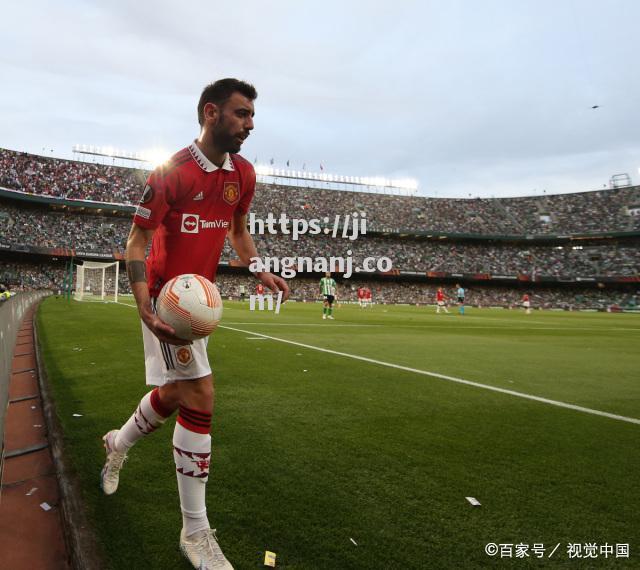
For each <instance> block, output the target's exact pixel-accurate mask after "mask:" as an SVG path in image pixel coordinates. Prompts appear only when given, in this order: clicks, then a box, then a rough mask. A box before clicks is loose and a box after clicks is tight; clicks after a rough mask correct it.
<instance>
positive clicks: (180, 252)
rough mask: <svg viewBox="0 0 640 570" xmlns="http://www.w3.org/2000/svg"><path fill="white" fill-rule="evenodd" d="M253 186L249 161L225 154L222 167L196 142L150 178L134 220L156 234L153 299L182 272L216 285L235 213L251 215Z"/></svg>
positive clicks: (150, 270)
mask: <svg viewBox="0 0 640 570" xmlns="http://www.w3.org/2000/svg"><path fill="white" fill-rule="evenodd" d="M255 187H256V174H255V171H254V170H253V166H252V165H251V164H250V163H249V162H248V161H246V160H245V159H244V158H242V157H241V156H240V155H237V154H233V155H227V157H226V159H225V162H224V164H223V165H222V167H220V168H218V167H217V166H216V165H215V164H213V163H212V162H211V161H210V160H209V159H208V158H207V157H206V156H205V155H204V154H203V153H202V152H201V151H200V149H199V148H198V147H197V146H196V144H195V142H194V143H192V144H190V145H189V146H188V147H187V148H184V149H182V150H181V151H180V152H178V153H176V154H175V155H174V156H173V157H172V158H171V159H170V160H169V161H168V162H167V163H165V164H164V165H162V166H159V167H158V168H157V169H156V170H155V171H154V172H153V173H152V174H151V176H149V179H148V180H147V185H146V186H145V189H144V193H143V194H142V198H141V199H140V203H139V204H138V208H137V209H136V213H135V216H134V218H133V221H134V223H135V224H137V225H138V226H140V227H142V228H145V229H154V230H156V231H155V233H154V234H153V241H152V243H151V252H150V253H149V256H148V257H147V278H148V282H149V294H150V295H151V296H152V297H157V296H158V294H159V293H160V290H161V289H162V286H163V285H164V284H165V283H166V282H167V281H168V280H169V279H171V278H173V277H175V276H176V275H181V274H183V273H197V274H198V275H202V276H204V277H206V278H207V279H209V280H210V281H212V282H213V281H215V277H216V271H217V269H218V262H219V261H220V254H221V253H222V248H223V247H224V240H225V238H226V236H227V232H228V231H229V227H230V224H231V220H232V218H233V214H234V213H235V212H239V213H240V214H246V213H247V212H248V211H249V206H250V204H251V200H252V198H253V194H254V192H255Z"/></svg>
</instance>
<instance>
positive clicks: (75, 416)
mask: <svg viewBox="0 0 640 570" xmlns="http://www.w3.org/2000/svg"><path fill="white" fill-rule="evenodd" d="M73 417H74V418H81V417H82V414H73Z"/></svg>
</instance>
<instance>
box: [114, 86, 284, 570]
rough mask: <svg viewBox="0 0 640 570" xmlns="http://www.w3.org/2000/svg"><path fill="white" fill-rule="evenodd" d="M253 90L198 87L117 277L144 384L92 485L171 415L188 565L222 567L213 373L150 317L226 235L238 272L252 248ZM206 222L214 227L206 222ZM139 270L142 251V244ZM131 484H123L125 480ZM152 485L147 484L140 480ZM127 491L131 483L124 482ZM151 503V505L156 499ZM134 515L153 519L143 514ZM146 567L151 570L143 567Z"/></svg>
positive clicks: (197, 345) (200, 354) (205, 272)
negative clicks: (212, 489)
mask: <svg viewBox="0 0 640 570" xmlns="http://www.w3.org/2000/svg"><path fill="white" fill-rule="evenodd" d="M256 97H257V93H256V90H255V88H254V87H253V86H252V85H249V84H248V83H244V82H242V81H238V80H237V79H222V80H220V81H217V82H216V83H213V84H211V85H209V86H207V87H205V89H204V91H203V92H202V95H201V96H200V101H199V103H198V122H199V123H200V127H201V129H200V136H199V137H198V139H197V140H195V141H194V142H193V143H191V144H190V145H189V146H188V147H187V148H184V149H182V150H181V151H180V152H178V153H177V154H175V155H174V156H173V157H172V158H171V159H170V160H169V161H168V162H167V163H165V164H164V165H162V166H160V167H158V168H157V169H156V170H155V171H154V172H153V173H152V174H151V176H150V177H149V179H148V181H147V185H146V187H145V189H144V193H143V195H142V198H141V200H140V203H139V205H138V208H137V210H136V214H135V216H134V218H133V225H132V227H131V232H130V234H129V239H128V241H127V252H126V260H127V274H128V276H129V280H130V282H131V288H132V290H133V294H134V296H135V299H136V303H137V305H138V312H139V314H140V318H141V320H142V337H143V341H144V355H145V367H146V381H147V384H150V385H153V386H155V388H154V389H153V390H152V391H151V392H149V393H148V394H146V395H145V396H144V397H143V398H142V401H141V402H140V404H139V405H138V407H137V409H136V410H135V412H134V413H133V415H132V416H131V417H130V418H129V420H128V421H127V422H126V423H125V424H124V425H123V426H122V427H121V428H120V429H114V430H111V431H110V432H108V433H107V434H106V435H105V436H104V437H103V440H104V446H105V449H106V452H107V460H106V463H105V466H104V468H103V469H102V473H101V485H102V489H103V491H104V492H105V493H106V494H107V495H111V494H113V493H115V492H116V490H117V488H118V481H119V475H120V470H121V469H122V465H123V463H124V460H125V458H126V456H127V451H128V450H129V449H130V448H131V447H132V446H133V445H134V444H135V443H136V442H137V441H138V440H139V439H141V438H142V437H144V436H146V435H149V434H151V433H153V432H154V431H155V430H156V429H158V428H160V427H161V426H162V424H163V423H164V422H165V421H166V420H167V419H168V418H169V417H170V416H171V415H172V414H173V413H174V412H175V411H176V410H178V417H177V420H176V424H175V429H174V432H173V460H174V462H175V470H176V476H177V479H178V492H179V495H180V509H181V511H182V531H181V532H180V548H181V550H182V552H183V553H184V554H185V556H186V557H187V558H188V559H189V561H190V562H191V564H192V565H193V566H194V567H195V568H199V569H209V570H210V569H213V568H215V569H231V568H232V566H231V564H230V563H229V562H228V560H227V559H226V558H225V556H224V554H223V553H222V550H221V549H220V546H219V545H218V542H217V540H216V536H215V534H214V531H213V530H212V529H211V528H210V525H209V520H208V518H207V507H206V503H205V489H206V483H207V479H208V476H209V459H210V456H211V436H210V435H209V431H210V429H211V415H212V413H213V401H214V387H213V376H212V374H211V368H210V366H209V360H208V357H207V339H206V338H205V339H201V340H196V341H193V342H192V343H189V342H188V341H184V340H181V339H179V338H177V337H176V336H175V331H174V330H173V329H172V328H171V327H170V326H168V325H167V324H166V323H164V322H162V321H161V320H160V318H159V317H158V316H157V314H156V300H157V296H158V294H159V293H160V290H161V289H162V286H163V285H164V284H165V282H167V281H168V280H170V279H171V278H173V277H175V276H177V275H181V274H183V273H197V274H200V275H202V276H204V277H206V278H207V279H209V280H210V281H214V280H215V275H216V271H217V268H218V262H219V260H220V254H221V253H222V248H223V246H224V242H225V239H226V238H227V237H228V238H229V241H230V242H231V245H232V247H233V248H234V250H235V251H236V252H237V254H238V256H239V257H240V259H241V260H242V262H243V263H245V264H246V265H249V264H250V259H251V258H252V257H257V255H258V254H257V251H256V248H255V245H254V243H253V239H252V237H251V234H250V233H249V231H248V229H247V213H248V211H249V206H250V204H251V200H252V198H253V194H254V191H255V183H256V175H255V172H254V170H253V166H251V164H250V163H249V162H248V161H246V160H245V159H244V158H242V157H241V156H239V155H238V154H233V153H237V152H238V151H239V150H240V147H241V146H242V143H243V142H244V140H245V139H246V138H247V137H248V136H249V133H250V132H251V131H252V130H253V115H254V106H253V102H254V100H255V99H256ZM213 222H215V223H213ZM152 239H153V241H152V245H151V252H150V253H149V257H148V258H147V260H146V263H145V250H146V247H147V244H148V243H149V241H150V240H152ZM256 277H257V278H258V279H259V280H260V281H261V282H262V283H263V284H264V285H266V286H267V287H269V289H271V290H272V291H282V292H283V299H286V298H287V297H288V295H289V288H288V287H287V284H286V283H285V281H284V279H282V278H281V277H276V276H274V275H272V274H271V273H257V274H256ZM132 483H133V482H132ZM149 483H150V484H153V478H152V477H151V478H150V480H149ZM134 484H135V483H134ZM161 499H162V500H160V499H159V506H160V505H163V504H164V503H165V502H166V497H162V498H161ZM140 516H153V513H147V514H146V515H144V514H143V513H140ZM149 567H155V564H153V562H152V561H149Z"/></svg>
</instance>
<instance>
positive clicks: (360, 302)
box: [358, 287, 365, 307]
mask: <svg viewBox="0 0 640 570" xmlns="http://www.w3.org/2000/svg"><path fill="white" fill-rule="evenodd" d="M364 291H365V289H364V287H358V305H360V306H361V307H364V297H365V295H364Z"/></svg>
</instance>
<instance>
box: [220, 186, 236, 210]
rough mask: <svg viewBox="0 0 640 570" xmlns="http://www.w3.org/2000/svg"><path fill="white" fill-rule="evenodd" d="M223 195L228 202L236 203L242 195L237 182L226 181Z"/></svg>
mask: <svg viewBox="0 0 640 570" xmlns="http://www.w3.org/2000/svg"><path fill="white" fill-rule="evenodd" d="M222 197H223V198H224V201H225V202H226V203H227V204H231V205H233V204H235V203H236V202H237V201H238V198H239V197H240V189H239V188H238V183H237V182H225V183H224V192H223V193H222Z"/></svg>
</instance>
